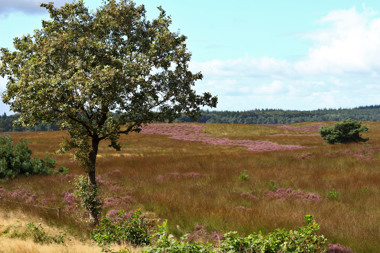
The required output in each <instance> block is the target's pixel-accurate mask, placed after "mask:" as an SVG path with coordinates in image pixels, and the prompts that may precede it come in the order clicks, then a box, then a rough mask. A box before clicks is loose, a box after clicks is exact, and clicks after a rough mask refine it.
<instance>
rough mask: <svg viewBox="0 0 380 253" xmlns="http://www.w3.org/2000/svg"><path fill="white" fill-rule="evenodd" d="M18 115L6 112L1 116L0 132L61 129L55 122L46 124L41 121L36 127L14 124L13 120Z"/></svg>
mask: <svg viewBox="0 0 380 253" xmlns="http://www.w3.org/2000/svg"><path fill="white" fill-rule="evenodd" d="M18 117H19V116H18V115H17V114H14V115H10V116H7V114H6V113H4V114H3V115H2V116H0V132H24V131H28V132H35V131H55V130H59V127H58V126H57V125H55V124H46V123H40V124H37V125H36V126H34V127H20V126H15V125H14V124H13V121H14V120H16V119H18Z"/></svg>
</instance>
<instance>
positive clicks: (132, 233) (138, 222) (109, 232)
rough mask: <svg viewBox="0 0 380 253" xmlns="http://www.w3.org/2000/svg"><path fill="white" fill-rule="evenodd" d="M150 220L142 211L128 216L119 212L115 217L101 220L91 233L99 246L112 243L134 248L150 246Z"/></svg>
mask: <svg viewBox="0 0 380 253" xmlns="http://www.w3.org/2000/svg"><path fill="white" fill-rule="evenodd" d="M149 226H150V223H149V220H148V219H146V218H145V217H144V216H143V215H142V214H141V211H140V210H137V211H135V212H133V213H130V214H126V213H125V211H123V210H119V212H118V213H117V214H116V215H115V216H113V217H104V218H102V219H101V220H100V224H99V226H98V228H96V229H94V230H93V231H92V233H91V237H92V239H94V240H95V241H96V242H97V243H98V244H99V245H102V246H104V245H109V244H112V243H117V244H119V245H120V244H126V243H130V244H132V245H133V246H140V245H149V244H150V235H149Z"/></svg>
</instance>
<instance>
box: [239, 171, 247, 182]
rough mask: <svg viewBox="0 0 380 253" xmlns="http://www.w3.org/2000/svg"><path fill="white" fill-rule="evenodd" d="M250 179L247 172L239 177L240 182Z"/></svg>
mask: <svg viewBox="0 0 380 253" xmlns="http://www.w3.org/2000/svg"><path fill="white" fill-rule="evenodd" d="M248 179H249V175H248V174H247V170H244V171H243V172H242V173H240V175H239V180H240V181H246V180H248Z"/></svg>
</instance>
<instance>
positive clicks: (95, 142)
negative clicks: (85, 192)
mask: <svg viewBox="0 0 380 253" xmlns="http://www.w3.org/2000/svg"><path fill="white" fill-rule="evenodd" d="M99 142H100V140H99V137H98V136H95V137H92V138H91V150H90V152H89V157H88V184H89V186H90V188H96V174H95V166H96V156H97V154H98V146H99ZM94 197H95V198H96V197H98V196H97V192H96V196H94ZM88 212H89V216H90V223H93V224H94V225H97V224H98V223H99V217H98V211H97V210H96V208H95V207H94V208H89V210H88Z"/></svg>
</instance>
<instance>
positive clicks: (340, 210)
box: [0, 122, 380, 252]
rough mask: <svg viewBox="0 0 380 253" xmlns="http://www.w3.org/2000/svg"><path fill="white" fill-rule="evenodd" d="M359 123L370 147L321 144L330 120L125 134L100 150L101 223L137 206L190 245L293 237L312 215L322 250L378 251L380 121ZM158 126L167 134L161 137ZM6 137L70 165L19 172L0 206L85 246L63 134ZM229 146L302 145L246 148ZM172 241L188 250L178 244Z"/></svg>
mask: <svg viewBox="0 0 380 253" xmlns="http://www.w3.org/2000/svg"><path fill="white" fill-rule="evenodd" d="M363 124H365V125H366V126H367V127H368V128H369V129H370V130H371V131H370V132H368V133H363V135H364V136H363V137H364V138H370V140H369V141H368V142H366V143H351V144H337V145H328V144H326V143H324V141H323V140H322V138H321V137H320V135H319V134H318V128H320V127H321V126H322V125H329V126H333V125H334V123H333V122H329V123H327V122H314V123H299V124H292V125H287V126H260V125H231V124H195V126H197V127H196V128H187V129H198V130H199V131H200V133H199V131H198V130H193V131H192V132H191V131H187V132H183V131H182V132H180V130H178V129H185V128H186V126H187V125H186V124H156V125H151V126H148V128H147V130H146V132H145V133H144V129H143V131H142V133H132V134H130V135H128V136H125V137H121V139H120V141H121V145H122V149H121V151H115V150H113V149H112V148H110V147H108V146H107V145H106V144H105V143H104V144H101V145H100V147H99V157H98V162H99V167H98V168H99V170H98V171H99V173H98V176H97V182H98V184H99V185H100V189H101V190H100V195H101V197H102V199H103V211H102V217H107V214H108V215H112V214H114V213H115V212H116V213H117V210H118V209H123V210H126V211H127V212H129V210H141V212H142V214H143V215H144V217H147V218H149V220H152V221H156V222H158V224H161V226H162V222H163V221H164V220H167V227H168V232H169V233H170V234H172V235H173V236H175V237H171V238H172V239H173V240H178V239H176V238H179V237H181V236H183V235H184V234H189V235H188V238H189V240H190V241H193V242H197V241H205V242H207V241H208V242H213V240H214V239H216V240H217V239H218V238H219V239H221V238H222V237H223V235H224V234H225V233H227V232H229V231H237V232H238V235H236V238H246V237H247V236H248V235H250V234H252V233H258V232H259V231H262V233H263V235H267V234H268V233H271V232H272V233H273V231H276V229H278V228H282V229H284V231H290V230H292V231H297V228H300V227H303V226H304V225H305V223H304V216H305V215H313V220H314V221H315V222H316V223H318V224H319V226H320V229H319V230H318V231H316V234H317V235H318V236H321V235H323V236H324V237H325V238H327V242H326V245H328V244H333V245H334V246H333V247H343V246H337V245H338V244H339V245H344V246H346V247H350V248H351V249H352V250H353V251H354V252H376V251H377V249H378V248H379V247H380V245H379V244H378V242H379V241H380V238H379V237H378V236H379V233H378V232H379V231H378V229H379V227H378V222H377V221H378V220H379V216H378V215H379V210H380V206H379V205H378V203H380V202H379V201H378V198H379V197H378V196H379V190H378V185H379V183H380V169H379V165H378V164H379V163H378V160H379V159H380V152H379V150H380V146H379V144H378V143H379V141H380V125H379V123H376V122H363ZM193 125H194V124H191V126H193ZM168 127H171V128H172V132H173V134H172V135H171V134H170V133H169V130H168V129H167V128H168ZM154 128H155V129H156V133H154V132H153V130H152V129H154ZM162 128H163V129H166V132H167V134H165V135H164V134H162ZM160 129H161V130H160ZM148 130H149V131H148ZM197 131H198V133H197ZM179 133H181V134H182V137H181V138H179ZM204 134H206V135H208V136H204ZM10 135H11V136H12V138H14V139H15V141H17V140H18V139H19V138H24V139H29V140H30V144H29V146H30V148H31V149H32V150H33V155H34V156H35V157H41V156H43V155H44V154H45V152H49V155H50V156H52V157H53V158H54V159H56V160H57V166H65V167H67V168H69V173H68V174H66V175H35V176H32V177H24V176H20V177H17V178H15V179H13V180H8V181H4V182H2V186H1V187H2V188H1V190H0V193H1V199H2V200H3V199H7V200H9V201H16V202H19V203H11V202H5V201H2V207H1V210H2V211H3V210H17V209H23V210H24V213H27V215H29V217H30V218H29V219H30V221H32V220H33V219H35V218H33V217H38V218H40V217H41V218H43V219H44V221H45V222H47V223H48V224H49V225H50V226H53V227H54V226H58V227H60V228H61V229H62V230H63V231H65V232H66V233H67V234H68V235H67V236H69V234H70V236H73V237H74V238H82V239H83V240H85V241H86V240H89V239H88V238H89V235H90V231H89V228H88V226H87V225H86V224H85V223H84V221H85V220H86V217H88V214H87V213H86V210H84V209H82V207H81V206H80V204H79V203H80V201H79V200H78V199H77V198H76V197H75V194H74V192H75V187H74V178H76V177H78V176H79V175H83V171H82V170H81V168H80V166H79V164H78V162H75V161H72V160H71V159H70V158H71V155H70V154H71V153H70V152H72V151H69V153H66V154H56V153H55V150H56V149H57V143H58V142H59V140H60V139H61V138H62V137H64V136H66V135H67V132H59V131H56V132H37V133H10ZM189 136H193V139H191V138H189ZM202 136H203V137H204V138H205V139H201V138H200V137H202ZM210 136H212V137H214V138H219V139H220V140H224V141H225V142H224V144H223V142H217V140H216V139H215V140H214V142H213V143H211V142H210V139H209V138H210ZM206 137H207V138H206ZM228 140H238V141H242V140H249V141H252V142H256V141H260V142H258V145H259V146H260V145H261V142H263V141H265V142H268V143H276V144H277V145H294V146H302V148H298V149H283V150H275V149H271V150H267V151H257V150H256V151H249V150H248V149H247V147H245V146H240V145H231V144H232V143H231V142H228ZM274 146H276V145H274ZM41 182H44V183H43V184H41ZM20 203H22V204H20ZM32 204H33V205H41V206H44V207H50V208H57V207H60V208H61V213H60V216H59V217H58V216H57V211H56V210H55V209H54V210H53V209H52V210H49V209H45V208H42V207H33V206H31V205H32ZM79 214H80V215H79ZM108 217H109V216H108ZM38 218H37V222H38ZM34 222H35V224H37V223H36V221H34ZM16 224H17V223H16ZM287 233H288V232H287ZM52 235H54V236H56V235H57V233H55V234H54V233H52ZM0 238H2V237H0ZM239 240H240V239H239ZM239 240H237V241H239ZM243 241H246V239H244V240H243V239H241V241H240V242H243ZM218 242H219V243H223V242H222V241H218ZM67 243H68V242H67ZM152 243H153V242H152ZM173 243H174V245H177V246H176V247H180V246H181V247H182V246H184V244H183V243H181V242H180V241H173ZM137 249H138V250H141V249H142V248H137Z"/></svg>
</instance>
